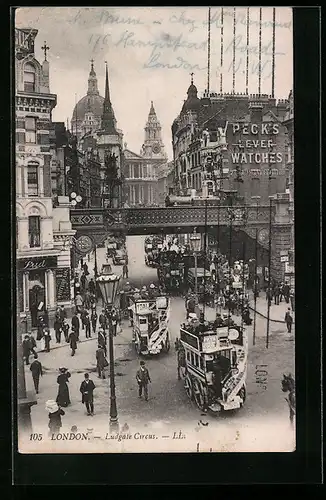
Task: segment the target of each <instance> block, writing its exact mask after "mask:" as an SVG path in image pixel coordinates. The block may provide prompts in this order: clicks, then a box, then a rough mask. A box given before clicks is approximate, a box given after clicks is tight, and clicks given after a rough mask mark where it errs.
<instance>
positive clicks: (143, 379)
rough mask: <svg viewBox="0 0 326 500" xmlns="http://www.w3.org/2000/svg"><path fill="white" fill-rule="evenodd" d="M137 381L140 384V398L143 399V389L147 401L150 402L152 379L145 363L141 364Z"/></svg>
mask: <svg viewBox="0 0 326 500" xmlns="http://www.w3.org/2000/svg"><path fill="white" fill-rule="evenodd" d="M136 380H137V383H138V396H139V398H141V397H142V393H143V389H144V395H145V401H148V383H149V382H151V378H150V376H149V371H148V369H147V368H146V366H145V361H141V362H140V368H139V370H137V373H136Z"/></svg>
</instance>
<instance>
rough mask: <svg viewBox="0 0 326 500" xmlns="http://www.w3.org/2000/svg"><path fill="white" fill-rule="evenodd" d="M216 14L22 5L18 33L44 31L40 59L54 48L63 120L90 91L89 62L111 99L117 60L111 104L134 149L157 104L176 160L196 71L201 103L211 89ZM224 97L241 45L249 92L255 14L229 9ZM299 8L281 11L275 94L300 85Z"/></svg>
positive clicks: (267, 22) (265, 72)
mask: <svg viewBox="0 0 326 500" xmlns="http://www.w3.org/2000/svg"><path fill="white" fill-rule="evenodd" d="M207 19H208V7H190V8H185V7H110V8H107V7H105V8H102V7H81V8H78V7H20V8H18V9H17V10H16V17H15V24H16V27H17V28H26V27H28V28H36V29H37V30H38V36H37V37H36V41H35V55H36V58H37V59H38V60H39V61H40V62H42V61H43V60H44V54H43V51H42V50H41V47H42V46H43V43H44V41H46V42H47V45H48V46H49V47H50V50H49V51H48V53H47V59H48V61H49V63H50V91H51V93H54V94H57V102H58V103H57V106H56V108H55V109H54V111H53V120H54V121H64V122H66V121H67V118H69V121H70V119H71V116H72V112H73V108H74V105H75V99H76V97H75V96H76V95H77V100H79V99H81V98H82V97H83V96H84V95H86V92H87V80H88V74H89V70H90V60H91V59H93V60H94V68H95V71H96V74H97V78H98V85H99V91H100V94H101V95H102V96H104V81H105V64H104V62H105V61H107V62H108V68H109V80H110V94H111V102H112V105H113V109H114V112H115V116H116V119H117V124H118V128H119V129H121V130H122V131H123V134H124V142H126V143H127V147H128V149H130V150H132V151H134V152H135V153H139V151H140V149H141V145H142V143H143V141H144V127H145V124H146V121H147V117H148V113H149V109H150V101H151V100H152V101H153V102H154V107H155V110H156V113H157V117H158V119H159V121H160V123H161V126H162V138H163V141H164V143H165V147H166V152H167V154H168V157H169V159H172V147H171V140H172V137H171V125H172V122H173V120H174V119H175V118H176V117H177V116H178V114H179V113H180V110H181V107H182V105H183V101H184V99H186V98H187V89H188V87H189V85H190V80H191V76H190V74H191V73H193V74H194V75H193V79H194V83H195V85H196V86H197V88H198V92H199V97H200V96H201V94H202V92H203V91H204V90H205V88H207V27H208V26H207V25H208V23H207ZM223 24H224V61H223V67H222V68H223V92H232V69H233V64H232V56H233V40H234V38H235V46H236V60H235V70H236V73H235V91H236V92H243V93H244V92H245V68H246V66H245V58H246V52H245V50H246V8H245V7H237V8H236V23H235V33H234V29H233V8H232V7H225V8H224V23H223ZM220 33H221V8H220V7H219V8H212V9H211V58H210V90H211V91H216V92H219V88H220V73H221V65H220ZM292 37H293V31H292V9H291V8H288V7H277V8H276V40H275V50H276V58H275V97H276V98H280V99H286V98H287V97H288V94H289V92H290V90H291V88H292V86H293V83H292V82H293V41H292ZM261 43H262V56H261V67H262V76H261V92H262V93H266V94H270V93H271V59H272V58H271V53H272V8H270V7H264V8H262V39H261ZM258 44H259V8H257V7H251V8H250V30H249V48H250V49H249V50H250V58H249V93H252V94H255V93H258V69H257V68H258Z"/></svg>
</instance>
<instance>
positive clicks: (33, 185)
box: [27, 162, 39, 196]
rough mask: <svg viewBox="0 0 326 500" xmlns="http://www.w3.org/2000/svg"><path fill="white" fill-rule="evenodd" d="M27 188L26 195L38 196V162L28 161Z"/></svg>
mask: <svg viewBox="0 0 326 500" xmlns="http://www.w3.org/2000/svg"><path fill="white" fill-rule="evenodd" d="M27 189H28V196H38V194H39V186H38V163H36V162H30V163H29V164H28V165H27Z"/></svg>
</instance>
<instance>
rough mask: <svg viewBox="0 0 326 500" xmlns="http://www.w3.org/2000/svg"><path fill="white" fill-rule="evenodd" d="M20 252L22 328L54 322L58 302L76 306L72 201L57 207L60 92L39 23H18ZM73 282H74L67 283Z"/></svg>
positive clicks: (18, 269)
mask: <svg viewBox="0 0 326 500" xmlns="http://www.w3.org/2000/svg"><path fill="white" fill-rule="evenodd" d="M15 31H16V47H15V52H16V54H15V55H16V57H15V79H16V96H15V100H16V257H17V308H18V317H19V318H20V321H19V324H18V329H19V330H21V331H23V332H24V331H27V330H30V329H31V328H35V327H36V326H37V319H38V316H39V314H40V313H44V314H46V315H48V317H49V322H50V324H51V319H52V318H53V316H54V311H55V308H56V306H57V305H58V304H64V305H66V306H67V307H70V306H71V296H70V245H71V238H72V236H73V234H74V233H75V231H73V230H72V229H71V223H70V220H69V205H67V200H65V199H60V201H58V205H57V206H58V208H55V209H54V208H53V200H52V182H51V162H52V152H51V150H50V140H49V133H50V132H49V131H50V128H51V121H52V120H51V114H52V110H53V109H54V107H55V106H56V102H57V97H56V95H54V94H51V92H50V85H49V62H48V61H47V60H46V51H47V50H48V48H47V47H46V44H45V46H44V52H45V59H44V61H43V63H42V64H40V63H39V61H37V60H36V59H35V54H34V43H35V38H36V36H37V33H38V32H37V30H35V29H26V30H25V29H16V30H15ZM66 282H67V283H68V286H67V285H66Z"/></svg>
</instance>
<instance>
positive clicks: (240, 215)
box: [71, 205, 275, 230]
mask: <svg viewBox="0 0 326 500" xmlns="http://www.w3.org/2000/svg"><path fill="white" fill-rule="evenodd" d="M274 212H275V210H274V208H272V214H271V216H270V206H269V205H268V206H233V207H232V206H209V207H207V209H206V208H205V207H204V206H200V207H194V206H191V207H151V208H123V209H114V208H113V209H109V208H107V209H75V210H74V212H73V213H72V214H71V222H72V225H73V227H86V226H92V227H94V228H95V227H96V228H100V227H103V226H105V227H107V228H112V229H115V228H120V229H123V228H125V229H126V230H127V228H128V227H130V226H131V227H137V226H139V227H146V226H147V227H153V226H162V227H164V226H180V227H182V226H192V225H196V224H197V225H200V226H203V225H205V223H207V224H208V225H219V224H221V225H231V224H232V225H234V226H242V225H253V226H254V225H256V224H262V223H263V224H268V223H269V221H270V220H271V221H272V223H273V222H274V220H275V214H274Z"/></svg>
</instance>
